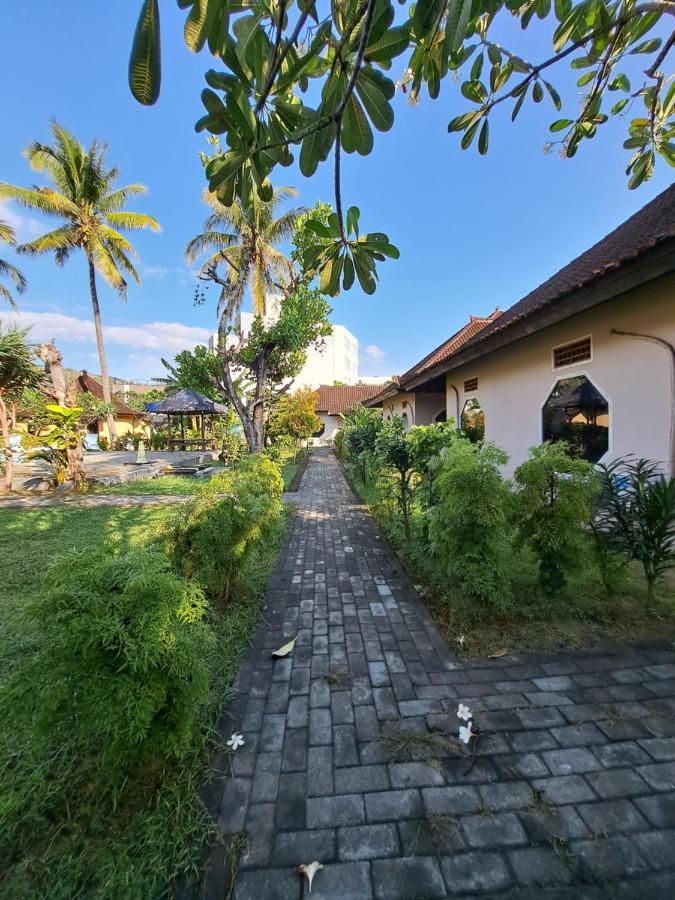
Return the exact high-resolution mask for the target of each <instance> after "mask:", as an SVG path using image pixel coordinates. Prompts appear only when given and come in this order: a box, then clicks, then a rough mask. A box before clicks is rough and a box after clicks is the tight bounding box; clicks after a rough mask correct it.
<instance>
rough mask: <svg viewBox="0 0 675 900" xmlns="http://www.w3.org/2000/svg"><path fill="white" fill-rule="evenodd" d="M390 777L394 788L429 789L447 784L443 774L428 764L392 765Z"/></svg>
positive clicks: (407, 763) (406, 763) (405, 763)
mask: <svg viewBox="0 0 675 900" xmlns="http://www.w3.org/2000/svg"><path fill="white" fill-rule="evenodd" d="M389 777H390V779H391V786H392V787H393V788H406V787H429V786H431V785H441V784H445V778H444V777H443V775H442V773H441V772H439V771H438V769H437V768H434V766H432V765H431V764H430V763H426V762H404V763H392V764H391V765H390V766H389Z"/></svg>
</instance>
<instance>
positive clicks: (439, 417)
mask: <svg viewBox="0 0 675 900" xmlns="http://www.w3.org/2000/svg"><path fill="white" fill-rule="evenodd" d="M447 421H448V414H447V412H446V410H444V409H442V410H441V411H440V412H439V414H438V415H437V416H436V418H435V419H434V422H447Z"/></svg>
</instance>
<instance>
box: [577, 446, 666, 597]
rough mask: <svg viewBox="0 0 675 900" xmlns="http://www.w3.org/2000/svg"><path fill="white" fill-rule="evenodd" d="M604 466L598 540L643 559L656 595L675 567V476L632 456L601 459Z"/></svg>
mask: <svg viewBox="0 0 675 900" xmlns="http://www.w3.org/2000/svg"><path fill="white" fill-rule="evenodd" d="M598 471H599V478H600V495H599V499H598V504H597V509H596V511H595V515H594V517H593V520H592V527H593V531H594V534H595V537H596V541H599V542H600V544H601V547H605V546H607V547H609V548H610V549H611V550H613V551H615V552H619V553H623V554H626V555H627V556H629V557H630V558H631V559H635V560H637V561H638V562H639V563H640V565H641V566H642V568H643V570H644V573H645V578H646V580H647V590H648V595H649V599H650V600H651V599H652V598H653V596H654V590H655V588H656V585H657V584H658V582H659V581H660V580H661V579H662V578H663V576H664V574H665V572H666V571H667V570H668V569H670V568H672V567H673V566H675V478H670V479H666V478H665V477H664V475H663V473H662V472H661V469H660V467H659V465H658V463H655V462H652V461H651V460H647V459H638V460H633V459H631V458H630V457H622V458H620V459H617V460H614V462H612V463H609V464H601V465H599V466H598ZM601 552H602V549H601ZM605 552H606V550H605Z"/></svg>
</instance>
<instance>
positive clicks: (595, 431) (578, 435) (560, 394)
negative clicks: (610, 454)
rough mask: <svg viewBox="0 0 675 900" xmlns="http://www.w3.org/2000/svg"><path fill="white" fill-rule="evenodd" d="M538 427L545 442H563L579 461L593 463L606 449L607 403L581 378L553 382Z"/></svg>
mask: <svg viewBox="0 0 675 900" xmlns="http://www.w3.org/2000/svg"><path fill="white" fill-rule="evenodd" d="M542 424H543V427H542V437H543V439H544V440H545V441H565V443H566V444H567V445H568V446H569V448H570V452H571V453H572V455H573V456H576V457H578V458H579V459H585V460H588V462H592V463H595V462H598V460H600V459H601V458H602V457H603V456H604V455H605V453H606V452H607V450H608V449H609V403H608V402H607V398H606V397H604V396H603V395H602V394H601V393H600V391H599V390H598V389H597V388H596V386H595V385H594V384H593V382H592V381H590V380H589V379H588V378H587V377H586V376H585V375H575V376H574V377H573V378H561V379H560V381H557V382H556V384H555V387H554V388H553V390H552V391H551V393H550V395H549V397H548V399H547V400H546V403H545V404H544V408H543V410H542Z"/></svg>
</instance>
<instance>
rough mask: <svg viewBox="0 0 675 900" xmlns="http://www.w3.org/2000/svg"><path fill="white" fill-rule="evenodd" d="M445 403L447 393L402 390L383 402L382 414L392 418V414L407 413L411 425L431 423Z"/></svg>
mask: <svg viewBox="0 0 675 900" xmlns="http://www.w3.org/2000/svg"><path fill="white" fill-rule="evenodd" d="M445 405H446V398H445V394H431V393H429V394H427V393H420V394H413V393H406V392H401V393H400V394H396V396H395V397H391V398H390V399H388V400H385V401H384V402H383V404H382V416H383V418H385V419H390V418H391V417H392V416H403V414H404V413H405V414H406V415H407V418H408V425H409V426H412V425H430V424H431V423H432V422H433V421H434V420H435V418H436V416H437V415H438V413H439V412H440V411H441V410H442V409H444V408H445Z"/></svg>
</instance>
